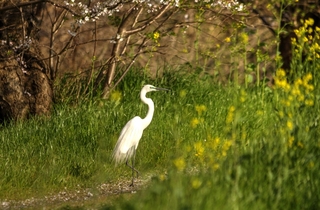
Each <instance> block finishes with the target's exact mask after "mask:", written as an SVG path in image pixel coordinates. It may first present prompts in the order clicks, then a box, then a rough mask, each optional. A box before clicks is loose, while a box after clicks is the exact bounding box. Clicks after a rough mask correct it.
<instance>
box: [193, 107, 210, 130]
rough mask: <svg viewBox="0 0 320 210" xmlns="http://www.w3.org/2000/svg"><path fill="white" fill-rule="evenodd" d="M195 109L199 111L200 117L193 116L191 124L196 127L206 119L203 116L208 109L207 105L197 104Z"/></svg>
mask: <svg viewBox="0 0 320 210" xmlns="http://www.w3.org/2000/svg"><path fill="white" fill-rule="evenodd" d="M195 110H196V112H197V115H198V117H194V118H192V120H191V122H190V125H191V127H192V128H196V127H197V126H198V125H199V124H200V123H202V122H203V121H204V119H203V118H202V117H201V115H202V113H204V112H205V111H207V107H206V106H205V105H203V104H202V105H196V106H195Z"/></svg>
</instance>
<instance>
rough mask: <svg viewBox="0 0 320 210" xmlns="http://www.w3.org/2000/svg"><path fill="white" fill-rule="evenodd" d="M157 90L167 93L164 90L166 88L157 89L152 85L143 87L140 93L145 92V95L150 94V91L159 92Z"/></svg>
mask: <svg viewBox="0 0 320 210" xmlns="http://www.w3.org/2000/svg"><path fill="white" fill-rule="evenodd" d="M159 90H164V91H168V89H166V88H159V87H155V86H153V85H145V86H144V87H143V88H142V91H145V92H146V93H147V92H151V91H159Z"/></svg>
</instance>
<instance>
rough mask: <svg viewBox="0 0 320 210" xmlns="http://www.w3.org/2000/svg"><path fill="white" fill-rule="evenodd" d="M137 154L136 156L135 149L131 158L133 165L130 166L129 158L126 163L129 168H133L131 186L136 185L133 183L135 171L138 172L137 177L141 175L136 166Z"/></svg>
mask: <svg viewBox="0 0 320 210" xmlns="http://www.w3.org/2000/svg"><path fill="white" fill-rule="evenodd" d="M133 149H134V148H133ZM135 156H136V150H135V149H134V151H133V156H132V159H131V166H130V165H129V163H128V161H129V158H128V159H127V161H126V165H127V166H128V167H129V168H131V170H132V182H131V184H130V186H131V187H133V186H134V183H133V182H134V172H136V173H137V178H138V177H139V171H138V170H137V169H135V168H134V161H135Z"/></svg>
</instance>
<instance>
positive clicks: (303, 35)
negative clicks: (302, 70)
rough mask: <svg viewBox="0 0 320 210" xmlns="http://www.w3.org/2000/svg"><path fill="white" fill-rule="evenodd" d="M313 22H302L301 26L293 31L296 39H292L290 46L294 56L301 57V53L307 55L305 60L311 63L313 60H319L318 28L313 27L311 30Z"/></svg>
mask: <svg viewBox="0 0 320 210" xmlns="http://www.w3.org/2000/svg"><path fill="white" fill-rule="evenodd" d="M313 25H314V20H313V19H312V18H309V19H307V20H305V21H304V22H303V25H302V26H301V27H300V28H298V29H295V30H294V33H295V35H296V37H297V39H298V40H297V39H296V38H292V39H291V41H292V45H293V47H294V51H293V52H294V56H298V57H300V56H302V54H301V53H302V52H305V55H307V58H306V59H307V60H309V61H312V60H314V59H317V58H320V45H319V41H320V34H319V33H320V28H319V27H317V26H316V27H315V30H314V29H313Z"/></svg>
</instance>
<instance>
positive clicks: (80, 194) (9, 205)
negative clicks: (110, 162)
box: [0, 177, 150, 210]
mask: <svg viewBox="0 0 320 210" xmlns="http://www.w3.org/2000/svg"><path fill="white" fill-rule="evenodd" d="M149 181H150V177H147V178H145V179H137V180H136V181H135V186H134V187H130V186H129V185H130V183H131V182H130V181H123V180H118V181H117V182H116V183H103V184H101V185H99V186H97V187H95V188H91V189H78V190H74V191H68V190H65V191H61V192H59V193H57V194H53V195H46V196H44V197H38V198H33V197H32V198H28V199H25V200H1V201H0V209H5V210H6V209H57V208H61V207H63V206H86V203H87V204H88V205H89V204H90V203H95V204H96V206H97V207H98V206H99V205H98V204H97V202H98V203H99V202H100V203H101V204H103V203H108V198H112V199H110V200H114V199H116V198H117V197H118V196H119V195H121V194H133V193H136V192H137V191H139V190H141V189H143V188H144V187H146V186H147V184H148V183H149ZM90 209H92V207H90ZM93 209H94V208H93Z"/></svg>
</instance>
